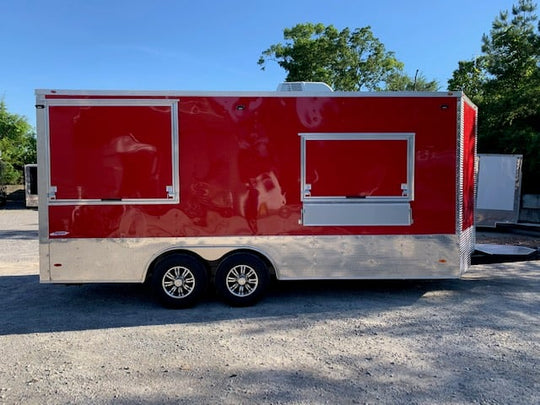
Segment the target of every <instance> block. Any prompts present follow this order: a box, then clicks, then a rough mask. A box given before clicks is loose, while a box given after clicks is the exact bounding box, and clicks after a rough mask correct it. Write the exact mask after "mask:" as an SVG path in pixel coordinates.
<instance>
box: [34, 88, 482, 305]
mask: <svg viewBox="0 0 540 405" xmlns="http://www.w3.org/2000/svg"><path fill="white" fill-rule="evenodd" d="M307 87H309V86H307ZM36 96H37V102H36V107H37V127H38V128H37V129H38V148H39V150H38V152H39V173H40V179H39V182H40V183H39V187H38V190H39V216H40V226H39V228H40V229H39V231H40V280H41V282H44V283H89V282H92V283H94V282H107V283H110V282H131V283H143V282H145V281H146V280H149V281H151V283H152V286H153V290H154V291H155V293H156V295H157V297H158V298H159V299H160V301H161V302H162V303H163V304H164V305H166V306H172V307H185V306H190V305H193V304H194V303H195V302H196V301H197V300H198V299H199V298H200V297H201V295H202V294H203V292H204V291H205V289H206V287H207V286H208V285H209V284H211V285H213V286H214V287H215V288H216V289H217V291H218V292H219V293H220V295H221V296H222V297H223V298H224V299H225V301H227V302H229V303H230V304H233V305H250V304H253V303H254V302H255V301H257V300H258V299H259V298H260V297H261V295H262V294H263V293H264V290H265V287H266V286H267V284H268V281H269V279H270V278H271V277H276V278H277V279H279V280H308V279H310V280H313V279H319V280H320V279H342V280H345V279H440V278H458V277H460V276H461V275H462V274H463V272H465V271H466V270H467V268H468V266H469V264H470V254H471V252H472V250H473V246H474V223H473V222H474V190H475V154H476V142H475V138H476V120H477V109H476V107H475V106H474V105H473V104H472V103H471V102H470V101H469V100H468V99H467V98H466V97H465V95H464V94H463V93H461V92H437V93H423V92H414V93H361V92H360V93H357V92H319V91H315V92H311V91H308V92H306V91H303V92H302V91H277V92H226V93H225V92H204V93H203V92H176V91H166V92H157V91H136V92H134V91H64V90H37V91H36Z"/></svg>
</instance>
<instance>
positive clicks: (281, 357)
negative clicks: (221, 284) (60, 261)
mask: <svg viewBox="0 0 540 405" xmlns="http://www.w3.org/2000/svg"><path fill="white" fill-rule="evenodd" d="M491 236H493V235H491ZM36 237H37V212H36V211H31V210H13V209H11V210H10V209H7V210H0V308H1V312H0V403H2V404H3V403H5V404H18V403H28V404H59V403H60V404H68V403H69V404H80V403H93V404H137V403H149V404H161V403H207V404H237V403H246V404H247V403H249V404H252V403H272V404H322V403H330V404H335V403H343V404H347V403H359V404H364V403H407V404H415V403H417V404H431V403H448V404H465V403H467V404H469V403H482V404H535V403H536V404H538V403H540V394H539V393H540V380H539V377H538V376H539V375H540V373H539V358H540V343H539V342H540V336H539V308H540V302H539V301H540V299H539V295H538V292H539V291H540V288H539V287H540V282H539V281H540V261H529V262H518V263H502V264H491V265H478V266H473V267H472V268H471V270H470V271H469V272H468V273H467V274H466V276H465V277H464V278H463V279H462V280H453V281H432V282H417V281H409V282H376V281H370V282H365V281H364V282H341V283H340V282H331V283H328V282H280V283H275V284H274V285H273V286H272V288H271V290H270V292H269V294H268V296H267V298H266V299H265V300H264V301H262V302H260V303H259V304H258V305H257V306H255V307H251V308H230V307H228V306H226V305H224V304H222V303H221V302H220V301H219V300H217V299H216V298H215V297H213V296H209V297H208V298H207V299H206V300H204V301H203V302H202V303H201V304H200V305H198V306H197V307H195V308H193V309H188V310H177V311H174V310H166V309H163V308H161V307H160V306H159V305H157V304H156V303H154V302H153V301H152V299H151V298H150V296H149V294H148V293H147V291H146V290H145V288H144V286H141V285H114V284H100V285H83V286H64V285H43V284H39V282H38V276H37V271H38V265H37V239H36ZM520 238H521V237H520ZM480 239H481V238H480ZM498 240H504V239H498ZM520 240H522V239H520ZM527 243H528V244H529V245H530V244H533V245H534V244H535V243H536V242H535V241H534V239H532V240H531V239H527Z"/></svg>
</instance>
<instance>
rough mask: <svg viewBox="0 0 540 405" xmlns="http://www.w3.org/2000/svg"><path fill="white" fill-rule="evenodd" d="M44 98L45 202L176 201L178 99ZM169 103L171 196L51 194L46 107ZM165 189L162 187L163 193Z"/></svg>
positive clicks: (152, 202)
mask: <svg viewBox="0 0 540 405" xmlns="http://www.w3.org/2000/svg"><path fill="white" fill-rule="evenodd" d="M40 101H42V102H44V104H45V106H46V108H45V109H44V112H45V116H44V119H43V124H44V128H43V130H44V134H43V135H44V138H45V140H44V144H45V147H46V150H45V156H46V170H45V173H46V177H47V188H46V189H45V190H44V192H43V193H42V195H43V196H44V197H46V199H47V203H48V204H49V205H152V204H178V203H179V202H180V173H179V170H178V168H179V167H180V166H179V163H180V157H179V153H180V151H179V139H178V138H179V123H178V120H179V118H178V103H179V101H180V100H179V99H62V98H52V99H45V100H40ZM79 106H80V107H123V106H125V107H169V108H170V120H171V134H170V144H171V157H170V158H171V183H172V184H170V186H172V197H170V198H169V197H164V198H123V199H119V200H106V199H105V200H102V199H94V198H87V199H73V198H63V199H60V198H55V197H52V196H51V193H50V192H51V190H53V189H54V187H55V185H54V184H52V182H51V158H50V125H49V107H79ZM165 191H166V190H164V193H165Z"/></svg>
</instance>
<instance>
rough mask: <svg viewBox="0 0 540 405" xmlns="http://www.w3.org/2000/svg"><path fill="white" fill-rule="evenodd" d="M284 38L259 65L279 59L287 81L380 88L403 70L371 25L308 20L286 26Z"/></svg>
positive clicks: (365, 88) (336, 86)
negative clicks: (338, 25)
mask: <svg viewBox="0 0 540 405" xmlns="http://www.w3.org/2000/svg"><path fill="white" fill-rule="evenodd" d="M283 37H284V40H285V42H284V43H279V44H274V45H272V46H270V47H269V48H268V49H267V50H265V51H264V52H263V53H262V55H261V57H260V58H259V61H258V64H259V65H260V66H261V69H263V70H264V68H265V64H266V62H267V61H268V60H273V61H275V62H277V64H278V65H279V66H281V67H282V68H283V69H284V70H285V71H286V72H287V77H286V80H287V81H321V82H325V83H327V84H329V85H330V86H331V87H333V88H334V89H335V90H345V91H356V90H381V89H383V88H384V83H385V82H386V81H387V80H388V79H389V78H391V77H395V75H397V74H400V73H401V72H402V69H403V63H401V62H400V61H398V60H397V59H396V57H395V56H394V53H393V52H389V51H387V50H386V49H385V47H384V45H383V44H382V42H381V41H379V39H378V38H376V37H375V36H374V35H373V32H372V31H371V28H370V27H363V28H358V29H355V30H354V31H351V30H350V29H349V28H345V29H343V30H341V31H339V30H338V29H336V28H335V27H334V26H333V25H329V26H324V25H323V24H320V23H319V24H312V23H305V24H297V25H295V26H294V27H292V28H286V29H285V30H284V31H283ZM393 75H394V76H393Z"/></svg>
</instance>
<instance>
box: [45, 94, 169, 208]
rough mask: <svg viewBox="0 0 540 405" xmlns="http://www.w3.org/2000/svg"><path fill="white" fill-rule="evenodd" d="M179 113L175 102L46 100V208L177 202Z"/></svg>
mask: <svg viewBox="0 0 540 405" xmlns="http://www.w3.org/2000/svg"><path fill="white" fill-rule="evenodd" d="M177 109H178V108H177V100H142V99H77V100H74V99H65V100H63V99H52V100H49V101H48V111H47V114H48V115H47V117H48V123H49V124H48V137H49V139H48V141H49V150H48V151H47V152H48V166H49V173H48V175H49V191H48V197H49V202H50V203H51V204H59V205H61V204H126V203H136V204H161V203H169V202H170V203H173V202H177V201H178V198H179V193H178V186H179V184H178V183H179V178H178V170H176V168H177V167H178V112H177Z"/></svg>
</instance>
